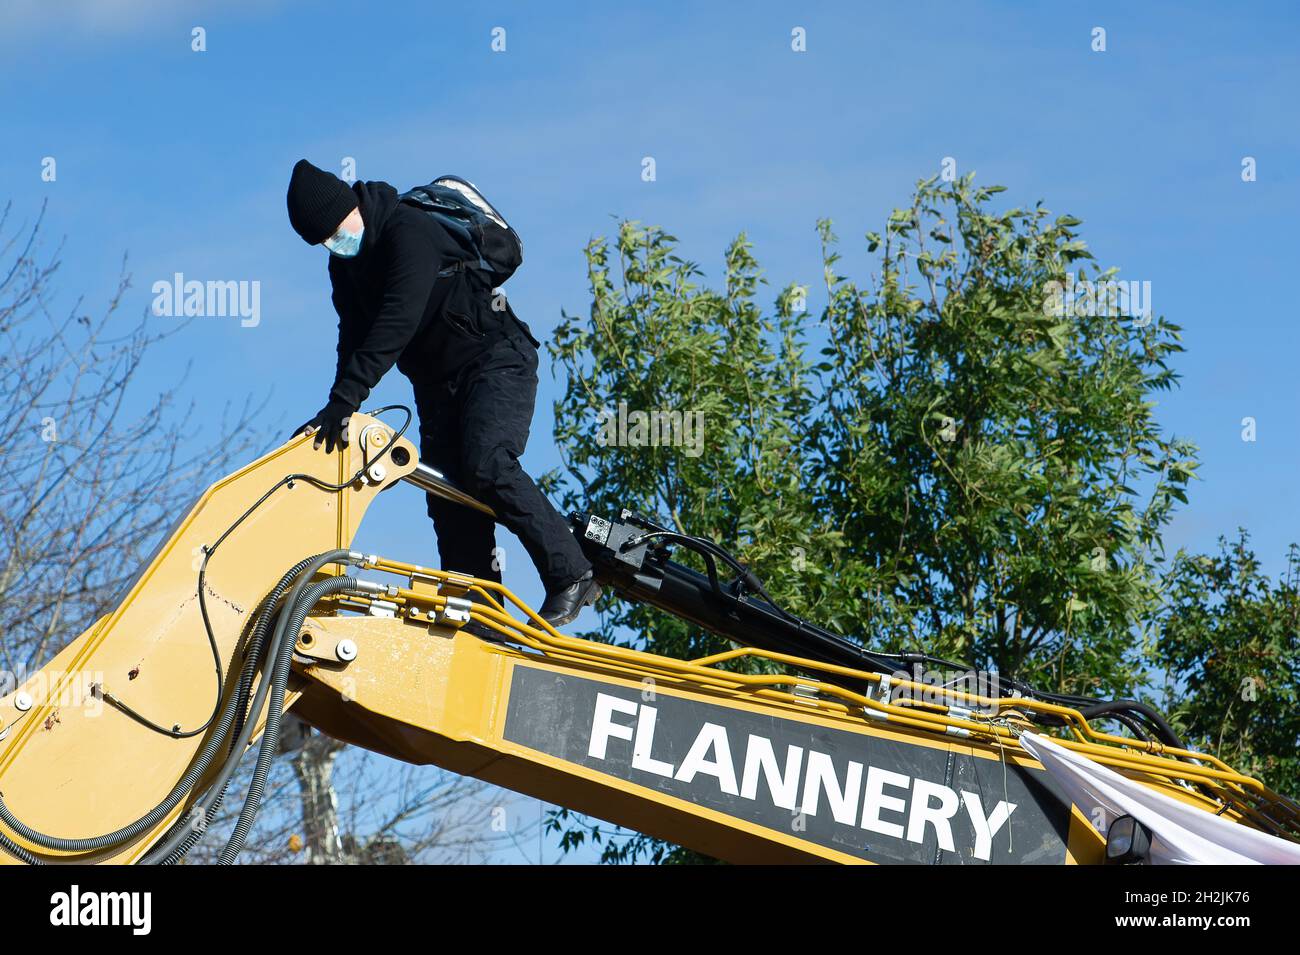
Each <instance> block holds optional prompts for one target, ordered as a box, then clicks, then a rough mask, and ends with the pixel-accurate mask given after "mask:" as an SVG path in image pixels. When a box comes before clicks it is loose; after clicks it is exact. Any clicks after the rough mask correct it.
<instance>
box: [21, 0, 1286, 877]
mask: <svg viewBox="0 0 1300 955" xmlns="http://www.w3.org/2000/svg"><path fill="white" fill-rule="evenodd" d="M54 6H55V5H53V4H48V3H42V2H40V0H18V2H16V3H10V4H8V5H7V12H6V16H5V24H4V26H3V28H0V29H2V32H0V62H2V63H3V66H0V101H2V102H4V103H5V109H4V113H3V117H2V122H3V125H2V126H0V136H2V137H3V143H4V148H3V149H0V174H3V181H4V182H5V183H6V184H7V185H8V189H7V190H5V192H6V196H4V197H0V199H3V198H12V200H13V201H14V203H15V214H16V215H17V216H18V217H19V218H27V219H30V218H31V217H33V216H34V215H35V214H36V212H37V210H38V209H39V206H40V203H41V202H42V200H44V199H48V200H49V203H50V208H49V214H48V222H49V233H50V236H51V237H59V236H65V237H66V239H65V246H64V251H63V258H64V262H65V266H64V269H63V270H62V273H61V275H62V280H61V288H62V290H63V293H64V300H65V303H66V304H67V305H68V306H69V307H70V306H71V303H72V301H73V299H74V297H75V296H76V295H84V296H85V298H86V300H87V302H88V303H91V304H92V305H93V304H94V303H96V302H101V301H104V300H105V299H106V298H107V296H108V294H109V292H110V291H111V289H112V286H113V284H114V282H115V279H116V276H117V270H118V266H119V264H120V261H121V257H122V255H123V253H124V252H126V253H129V256H130V259H129V269H130V271H131V272H132V274H133V276H134V289H133V290H132V292H131V293H130V295H129V296H128V299H127V311H128V312H130V313H131V314H132V315H138V314H139V313H141V312H143V311H144V310H146V309H147V308H148V307H149V304H150V301H151V299H152V295H151V294H150V286H151V285H152V284H153V282H154V281H156V280H159V279H170V277H171V276H172V275H173V273H175V272H182V273H184V274H185V276H186V277H187V278H196V279H200V280H209V279H218V280H247V281H253V280H256V281H259V282H260V283H261V321H260V324H258V325H257V327H255V328H243V327H240V324H239V322H238V320H237V319H229V318H207V319H200V320H197V321H196V322H195V323H194V324H192V325H191V326H190V327H189V328H188V329H187V330H186V331H185V333H184V334H182V335H179V336H176V337H174V338H173V339H171V340H170V341H169V342H168V343H167V344H166V346H165V347H164V348H163V349H162V350H160V351H159V353H158V354H157V355H155V357H154V361H153V365H152V366H151V367H149V368H148V369H147V371H148V374H149V375H150V376H151V380H152V381H156V382H157V383H158V385H159V387H162V386H163V385H165V384H170V383H171V382H173V381H174V380H175V377H176V374H177V370H178V369H179V368H180V367H182V366H184V364H185V363H186V362H187V361H189V360H191V359H194V360H195V364H194V366H193V368H192V370H191V372H190V375H189V378H188V380H187V381H186V383H185V386H184V388H183V391H184V393H185V394H186V395H187V396H194V397H202V398H203V400H205V401H213V400H218V399H220V400H222V401H228V402H229V403H230V404H231V405H233V406H238V405H239V404H240V403H242V401H243V399H244V397H245V396H246V395H250V394H251V395H254V396H256V397H259V398H260V397H264V396H268V395H269V398H270V401H269V404H268V410H267V414H266V418H265V420H264V421H262V422H259V424H261V425H265V427H266V429H267V430H266V434H267V435H268V436H270V435H273V434H276V433H280V432H285V431H287V429H289V428H291V427H292V426H294V425H296V424H298V423H299V422H301V421H302V420H304V419H306V418H307V417H309V416H310V415H311V414H312V413H313V412H314V411H315V410H316V409H317V408H318V407H319V406H320V405H321V404H322V403H323V402H324V399H325V395H326V392H327V390H328V387H329V384H330V380H331V376H332V373H333V360H334V357H333V356H334V350H333V345H334V342H333V335H334V329H335V318H334V316H333V313H332V310H331V308H330V304H329V295H328V283H327V281H326V276H325V257H324V253H323V252H322V251H320V250H319V249H310V248H308V247H307V246H305V245H304V244H303V243H302V242H301V241H300V240H299V239H298V238H297V236H296V235H294V233H293V232H292V231H291V230H290V228H289V226H288V222H287V219H286V215H285V209H284V189H285V185H286V183H287V179H288V174H289V170H290V167H291V166H292V164H293V162H294V161H295V160H297V159H298V158H300V157H302V156H306V157H308V158H310V159H311V160H312V161H313V162H315V163H316V164H318V165H320V166H323V167H326V168H331V169H337V168H338V166H339V163H340V162H341V161H342V159H343V157H345V156H351V157H355V159H356V162H357V174H358V176H359V177H361V178H363V179H386V180H389V181H391V182H393V183H394V184H395V185H397V186H398V187H399V188H406V187H408V186H410V185H413V184H416V183H418V182H424V181H427V180H429V179H430V178H432V177H433V176H434V175H436V174H439V173H443V172H455V173H460V174H462V175H464V176H466V177H468V178H470V179H473V180H474V181H475V182H476V183H478V185H479V186H481V187H482V188H483V189H484V191H485V192H486V193H487V194H488V195H489V196H490V197H491V199H492V200H493V202H494V203H495V204H496V205H497V206H498V207H499V208H500V209H501V210H502V211H503V212H504V213H505V214H506V215H507V216H508V217H509V218H510V220H511V222H512V224H514V225H515V226H516V228H517V229H518V230H519V232H520V233H521V234H522V235H523V237H524V241H525V249H526V260H525V265H524V267H523V268H522V269H521V271H520V272H519V273H518V274H517V275H516V276H515V278H514V279H512V280H511V282H510V284H509V292H510V297H511V301H512V303H514V306H515V309H516V311H518V313H519V314H520V315H521V316H522V317H523V318H524V319H525V320H526V321H528V322H529V324H530V325H531V326H532V328H533V330H534V332H535V333H536V334H537V335H538V337H539V338H543V339H545V338H546V337H547V336H548V335H549V332H550V330H551V329H552V328H553V327H554V325H555V324H556V322H557V321H558V319H559V316H560V310H561V309H562V308H564V309H567V310H568V311H570V312H575V311H580V310H582V309H584V308H585V307H586V305H587V302H588V299H587V296H586V281H585V270H584V261H583V256H582V248H583V246H584V245H585V243H586V242H587V241H588V239H589V238H590V237H591V236H593V235H597V234H607V233H608V232H609V231H610V229H611V226H612V225H613V223H614V221H615V218H614V217H629V218H636V219H641V220H643V221H648V222H652V223H656V224H660V225H663V226H664V227H666V228H667V229H668V230H669V231H670V232H672V233H673V234H674V235H677V236H678V237H680V239H681V241H682V249H683V252H684V254H685V255H686V256H688V257H689V258H692V259H694V260H696V261H698V262H700V263H701V265H702V266H703V267H704V268H705V270H706V272H707V273H708V274H709V276H710V278H712V279H714V280H716V279H717V278H718V277H719V276H720V275H721V273H722V255H723V250H724V248H725V246H726V243H727V242H728V241H729V240H730V239H731V238H732V237H733V236H734V235H735V234H737V233H738V232H740V231H742V230H743V231H745V232H747V233H748V234H749V236H750V238H751V239H752V241H753V243H754V246H755V251H756V254H757V256H758V259H759V261H760V262H761V263H762V265H763V266H764V267H765V269H766V270H767V275H768V277H769V279H770V280H771V283H772V294H773V296H774V295H775V291H776V289H778V288H780V287H781V286H783V285H784V284H785V283H786V282H788V281H799V282H804V283H810V284H812V285H813V287H814V289H815V288H816V286H817V280H818V277H819V272H820V258H819V251H818V244H817V237H816V233H815V230H814V223H815V221H816V219H817V218H819V217H822V216H826V217H830V218H832V219H834V220H835V223H836V231H837V232H838V233H839V235H840V237H841V240H842V251H843V253H844V262H843V267H844V271H846V272H847V273H849V274H851V275H854V276H855V277H857V278H865V276H866V274H867V271H868V268H869V259H868V256H867V253H866V249H865V244H864V243H863V242H862V241H861V236H862V235H863V234H864V233H865V232H867V231H869V230H873V229H878V228H880V227H881V225H882V224H883V222H884V219H885V217H886V216H887V214H888V212H889V210H890V209H891V208H893V207H894V206H895V205H899V204H902V203H904V202H905V201H906V198H907V196H908V194H909V190H910V189H911V187H912V185H913V184H914V182H915V180H917V179H918V178H922V177H925V176H930V175H933V174H935V173H936V172H937V171H938V168H939V164H940V162H941V160H942V159H943V157H945V156H952V157H954V158H955V159H956V160H957V163H958V170H959V172H961V173H965V172H968V171H972V170H973V171H975V172H976V174H977V179H978V181H980V182H983V183H986V184H991V183H999V184H1004V185H1006V186H1008V187H1009V192H1008V193H1005V194H1003V196H1002V198H1004V199H1006V200H1007V202H1008V204H1013V203H1021V202H1030V203H1032V202H1033V201H1036V200H1038V199H1042V200H1044V202H1045V204H1046V205H1047V206H1048V207H1049V208H1050V209H1052V210H1053V211H1054V212H1057V213H1065V212H1069V213H1071V214H1073V215H1075V216H1078V217H1079V218H1081V219H1083V220H1084V225H1083V227H1082V233H1083V235H1084V237H1085V238H1086V239H1087V240H1088V242H1089V244H1090V246H1091V248H1092V250H1093V252H1094V253H1095V254H1096V255H1097V257H1098V258H1099V260H1101V261H1102V262H1103V263H1105V264H1110V265H1117V266H1119V267H1120V268H1121V269H1122V271H1121V277H1122V278H1130V279H1138V280H1149V281H1150V282H1151V283H1152V296H1153V302H1154V308H1155V311H1156V312H1157V313H1160V314H1164V315H1165V316H1167V317H1168V318H1169V319H1171V320H1172V321H1175V322H1177V323H1179V324H1181V325H1183V326H1184V328H1185V344H1186V345H1187V348H1188V352H1187V354H1185V355H1183V356H1181V357H1180V360H1179V362H1178V366H1177V367H1178V368H1179V370H1180V371H1181V372H1182V374H1183V376H1184V378H1183V384H1182V388H1181V390H1179V391H1178V392H1176V393H1175V394H1173V395H1170V396H1166V397H1162V398H1161V401H1160V407H1159V414H1160V417H1161V420H1162V421H1163V422H1164V424H1165V425H1166V427H1167V428H1169V429H1170V430H1172V431H1174V432H1176V433H1178V434H1179V435H1183V436H1187V437H1189V438H1192V439H1193V440H1195V441H1196V442H1198V443H1199V444H1200V446H1201V448H1202V458H1203V461H1204V464H1203V467H1202V471H1201V476H1202V479H1203V480H1202V481H1201V482H1199V483H1198V484H1197V485H1196V486H1194V487H1193V489H1192V492H1191V494H1192V496H1191V504H1190V506H1189V507H1188V508H1185V509H1184V510H1183V512H1182V513H1181V514H1180V515H1179V516H1178V518H1177V520H1176V521H1175V524H1174V526H1173V528H1172V530H1171V533H1170V535H1169V537H1168V541H1169V543H1170V544H1171V545H1173V546H1178V545H1186V546H1188V547H1192V548H1199V549H1206V548H1210V547H1212V546H1213V544H1214V540H1215V538H1216V537H1217V536H1218V535H1220V534H1231V533H1233V531H1234V529H1235V528H1236V527H1237V526H1238V525H1243V526H1245V527H1247V528H1248V529H1249V530H1250V531H1251V532H1252V534H1253V536H1254V542H1255V544H1256V546H1257V549H1258V551H1259V553H1260V555H1261V557H1262V558H1263V559H1264V563H1265V567H1266V568H1267V569H1269V570H1270V571H1273V572H1276V571H1278V570H1279V569H1280V568H1281V566H1282V557H1283V553H1284V549H1285V546H1286V545H1287V544H1288V543H1290V542H1291V541H1293V540H1297V539H1300V529H1298V528H1297V521H1296V519H1295V514H1296V512H1297V507H1296V503H1297V500H1296V498H1297V492H1296V490H1295V486H1296V477H1295V475H1296V472H1297V465H1298V464H1300V450H1298V449H1300V416H1298V415H1297V400H1296V371H1295V367H1296V361H1297V345H1300V340H1298V339H1300V335H1298V334H1297V331H1296V315H1295V304H1294V299H1293V296H1292V294H1291V293H1292V288H1293V284H1294V282H1293V276H1294V273H1295V268H1294V265H1293V258H1294V255H1295V248H1296V242H1295V238H1294V229H1295V225H1296V222H1297V220H1298V216H1297V213H1300V177H1298V175H1297V174H1298V173H1300V159H1298V158H1297V156H1298V153H1300V123H1297V107H1296V105H1295V91H1296V90H1297V89H1300V43H1298V42H1297V41H1298V39H1300V37H1298V29H1297V28H1298V27H1300V13H1297V9H1296V8H1295V7H1294V6H1293V5H1287V4H1281V3H1278V4H1252V5H1251V6H1250V7H1249V8H1247V7H1244V6H1238V7H1232V8H1224V7H1223V6H1222V5H1215V4H1209V3H1179V4H1173V3H1167V4H1166V3H1144V4H1126V3H1089V4H1086V5H1085V4H1069V5H1067V4H1039V5H1034V8H1033V9H1029V10H1026V9H1023V8H1025V7H1028V6H1030V5H1027V4H1012V3H924V2H912V3H907V4H889V5H884V4H862V3H822V4H816V5H813V6H812V9H811V10H809V9H805V7H806V6H808V5H799V4H791V3H770V2H750V3H744V4H739V3H734V4H722V3H719V4H699V3H678V2H664V0H660V2H655V3H653V4H651V3H623V4H610V3H572V4H537V3H526V2H518V3H485V4H479V5H476V8H475V9H474V10H473V11H472V12H465V11H462V10H459V9H457V8H455V7H448V6H443V5H437V6H435V5H432V4H428V3H387V4H385V3H376V4H372V5H369V6H362V5H358V4H351V3H334V2H323V3H322V2H317V3H310V4H309V3H291V2H266V3H254V2H234V3H223V4H217V3H207V2H192V3H184V4H176V3H166V2H163V0H100V2H92V0H70V2H67V3H63V4H59V5H58V10H57V11H55V10H53V7H54ZM195 26H201V27H203V28H204V29H205V30H206V42H207V50H206V52H202V53H196V52H193V51H192V50H191V29H192V28H193V27H195ZM796 26H800V27H804V28H805V29H806V31H807V52H805V53H795V52H792V51H791V49H790V33H791V30H792V28H794V27H796ZM1098 26H1100V27H1104V28H1105V30H1106V31H1107V35H1106V40H1107V50H1106V52H1104V53H1097V52H1093V51H1092V49H1091V47H1090V43H1091V31H1092V29H1093V28H1094V27H1098ZM496 27H502V28H504V29H505V31H506V51H505V52H504V53H494V52H493V51H492V49H491V45H490V44H491V40H492V35H491V31H492V30H493V28H496ZM47 156H52V157H54V158H55V159H56V161H57V179H56V181H54V182H44V181H42V178H41V168H42V167H41V163H42V160H43V158H44V157H47ZM644 156H653V157H654V158H655V160H656V163H657V176H658V178H657V181H655V182H652V183H647V182H643V181H642V179H641V160H642V157H644ZM1246 156H1251V157H1254V158H1255V159H1256V161H1257V168H1258V180H1257V181H1255V182H1250V183H1245V182H1243V181H1242V179H1241V161H1242V159H1243V157H1246ZM817 308H818V302H817V300H816V297H815V293H814V298H813V300H812V301H811V302H810V311H812V312H813V313H814V314H815V313H816V311H817ZM154 320H156V321H158V322H160V323H161V322H166V321H168V320H167V319H163V318H157V319H154ZM542 366H543V367H542V374H543V381H542V387H541V393H540V396H539V401H538V411H537V416H536V419H535V422H534V432H533V435H534V436H533V440H532V442H531V445H530V448H529V451H528V454H527V456H526V457H525V459H524V463H525V465H526V467H527V468H528V469H529V470H530V471H532V472H534V473H537V472H540V471H544V470H546V469H548V468H550V467H553V466H555V465H557V464H558V463H559V460H558V457H557V456H556V455H555V453H554V452H553V450H552V449H551V447H550V445H549V440H548V438H549V435H550V432H551V407H550V406H551V402H552V400H553V399H554V397H555V396H556V393H557V389H556V386H555V384H554V382H552V381H551V380H550V379H549V373H548V364H547V361H546V359H545V358H543V363H542ZM146 402H147V396H142V398H141V405H143V404H144V403H146ZM372 402H373V403H374V404H378V403H380V402H384V403H388V402H401V403H410V389H409V386H408V385H407V383H406V382H405V380H404V379H402V378H401V377H400V376H398V375H397V373H396V372H394V373H393V374H392V375H391V376H390V378H389V379H388V380H386V381H385V382H384V383H383V385H381V387H380V388H379V389H378V390H377V392H376V394H375V395H374V396H373V398H372ZM1246 416H1251V417H1254V418H1255V419H1256V421H1257V428H1258V439H1257V440H1256V441H1255V442H1253V443H1247V442H1244V441H1242V439H1241V420H1242V418H1244V417H1246ZM200 423H202V422H200ZM213 427H215V423H213ZM208 433H209V432H208V431H205V429H204V428H202V427H200V428H197V429H196V430H195V432H194V434H193V440H194V441H196V442H203V441H204V439H205V434H208ZM423 512H424V511H423V502H422V501H421V500H420V499H419V497H418V495H416V494H415V493H414V492H411V493H409V494H403V493H402V492H395V493H394V494H390V495H385V496H384V497H383V498H381V500H380V502H379V503H378V504H377V506H376V508H375V509H374V510H372V514H371V517H370V518H368V521H367V524H366V526H365V527H364V528H363V530H362V541H361V543H362V545H363V546H364V547H365V548H366V549H374V550H380V551H383V552H385V553H389V554H392V555H393V556H397V557H402V558H406V559H411V560H426V561H429V560H431V558H432V555H433V554H434V553H435V552H434V549H433V537H432V531H431V529H429V528H428V527H426V526H425V524H424V522H423ZM412 515H414V518H413V516H412ZM508 536H509V535H507V534H505V532H502V535H501V539H502V542H503V543H505V544H506V546H507V558H508V564H507V566H508V568H510V567H513V568H514V569H515V572H514V574H513V575H512V579H511V583H512V584H515V585H516V588H517V590H518V591H519V592H520V593H521V594H522V595H523V596H525V597H526V598H529V599H533V600H537V599H538V598H540V586H539V585H538V584H537V581H536V579H535V575H534V574H533V572H532V569H531V567H529V565H528V561H527V558H526V556H525V555H524V554H523V552H522V550H521V549H520V548H519V547H518V546H517V545H516V544H515V542H514V541H513V539H508V540H507V538H508ZM552 854H553V853H552Z"/></svg>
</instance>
